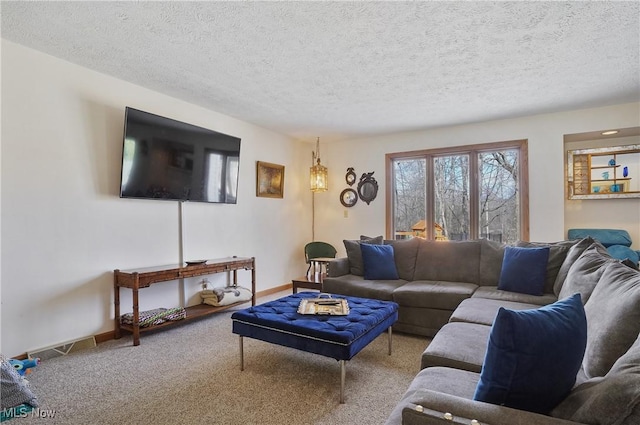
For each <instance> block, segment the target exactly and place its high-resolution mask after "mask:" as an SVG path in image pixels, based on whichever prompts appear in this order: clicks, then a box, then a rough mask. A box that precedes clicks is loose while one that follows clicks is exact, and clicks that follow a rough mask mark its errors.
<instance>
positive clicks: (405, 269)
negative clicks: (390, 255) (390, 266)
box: [384, 238, 421, 280]
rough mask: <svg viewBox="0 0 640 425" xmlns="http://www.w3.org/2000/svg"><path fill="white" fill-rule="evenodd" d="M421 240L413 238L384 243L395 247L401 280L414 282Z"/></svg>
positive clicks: (397, 267)
mask: <svg viewBox="0 0 640 425" xmlns="http://www.w3.org/2000/svg"><path fill="white" fill-rule="evenodd" d="M420 240H421V239H420V238H412V239H399V240H385V241H384V243H385V245H391V246H392V247H393V252H394V257H395V261H396V269H397V270H398V277H399V278H400V279H404V280H413V274H414V271H415V268H416V258H417V257H418V246H420Z"/></svg>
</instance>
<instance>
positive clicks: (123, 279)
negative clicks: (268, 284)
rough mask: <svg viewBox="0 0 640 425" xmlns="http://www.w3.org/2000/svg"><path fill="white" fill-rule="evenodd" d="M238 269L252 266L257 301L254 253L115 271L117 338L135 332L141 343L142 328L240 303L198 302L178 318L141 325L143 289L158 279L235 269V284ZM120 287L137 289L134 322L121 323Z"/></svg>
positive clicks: (254, 303)
mask: <svg viewBox="0 0 640 425" xmlns="http://www.w3.org/2000/svg"><path fill="white" fill-rule="evenodd" d="M238 270H251V294H252V296H251V305H256V267H255V258H254V257H250V258H249V257H227V258H218V259H214V260H207V262H206V263H205V264H196V265H190V266H186V267H182V266H180V265H178V264H174V265H167V266H158V267H147V268H141V269H133V270H119V269H116V270H114V271H113V287H114V301H113V302H114V308H115V338H116V339H118V338H120V337H121V330H125V331H129V332H131V333H133V345H140V332H145V331H149V330H153V329H158V328H162V327H165V326H170V325H174V324H177V323H183V322H184V321H188V320H192V319H196V318H199V317H203V316H208V315H209V314H214V313H217V312H220V311H223V310H226V309H228V308H231V307H234V306H236V305H239V304H243V303H244V302H247V301H243V302H240V303H235V304H231V305H226V306H221V307H215V306H210V305H208V304H198V305H194V306H190V307H186V308H185V311H186V317H185V318H184V319H182V320H178V321H167V322H164V323H161V324H159V325H152V326H148V327H140V309H139V290H140V289H142V288H148V287H149V286H151V285H153V284H154V283H159V282H167V281H170V280H178V279H184V278H189V277H196V276H205V275H210V274H215V273H231V274H232V276H233V285H237V284H238ZM120 288H129V289H131V290H132V292H133V294H132V295H133V324H131V325H126V324H122V323H120Z"/></svg>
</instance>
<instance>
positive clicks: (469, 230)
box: [386, 140, 529, 243]
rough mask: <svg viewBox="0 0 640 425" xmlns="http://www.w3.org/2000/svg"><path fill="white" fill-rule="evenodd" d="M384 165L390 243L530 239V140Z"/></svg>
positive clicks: (416, 154) (391, 157)
mask: <svg viewBox="0 0 640 425" xmlns="http://www.w3.org/2000/svg"><path fill="white" fill-rule="evenodd" d="M386 161H387V181H388V182H390V184H389V185H388V186H387V237H389V238H394V239H404V238H411V237H421V238H426V239H436V240H467V239H478V238H486V239H491V240H495V241H499V242H507V243H509V242H515V241H517V240H527V239H528V238H529V234H528V232H529V223H528V220H529V217H528V209H529V208H528V188H527V186H526V182H527V180H526V178H523V176H527V174H528V169H527V141H526V140H516V141H510V142H500V143H488V144H482V145H471V146H459V147H453V148H444V149H431V150H423V151H413V152H399V153H392V154H387V157H386ZM427 223H431V225H430V226H428V225H427Z"/></svg>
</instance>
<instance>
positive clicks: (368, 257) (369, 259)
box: [360, 243, 398, 280]
mask: <svg viewBox="0 0 640 425" xmlns="http://www.w3.org/2000/svg"><path fill="white" fill-rule="evenodd" d="M360 250H361V251H362V265H363V268H364V278H365V279H367V280H393V279H398V270H397V269H396V262H395V260H394V258H393V246H392V245H371V244H366V243H363V244H360Z"/></svg>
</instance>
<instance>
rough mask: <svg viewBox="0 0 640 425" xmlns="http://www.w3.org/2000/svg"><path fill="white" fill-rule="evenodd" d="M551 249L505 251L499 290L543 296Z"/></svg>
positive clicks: (514, 247) (507, 249)
mask: <svg viewBox="0 0 640 425" xmlns="http://www.w3.org/2000/svg"><path fill="white" fill-rule="evenodd" d="M548 261H549V247H548V246H546V247H541V248H521V247H516V246H508V247H506V248H505V250H504V257H503V259H502V270H501V271H500V280H499V281H498V289H502V290H505V291H511V292H520V293H521V294H529V295H542V293H543V290H544V282H545V279H546V275H547V262H548Z"/></svg>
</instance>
